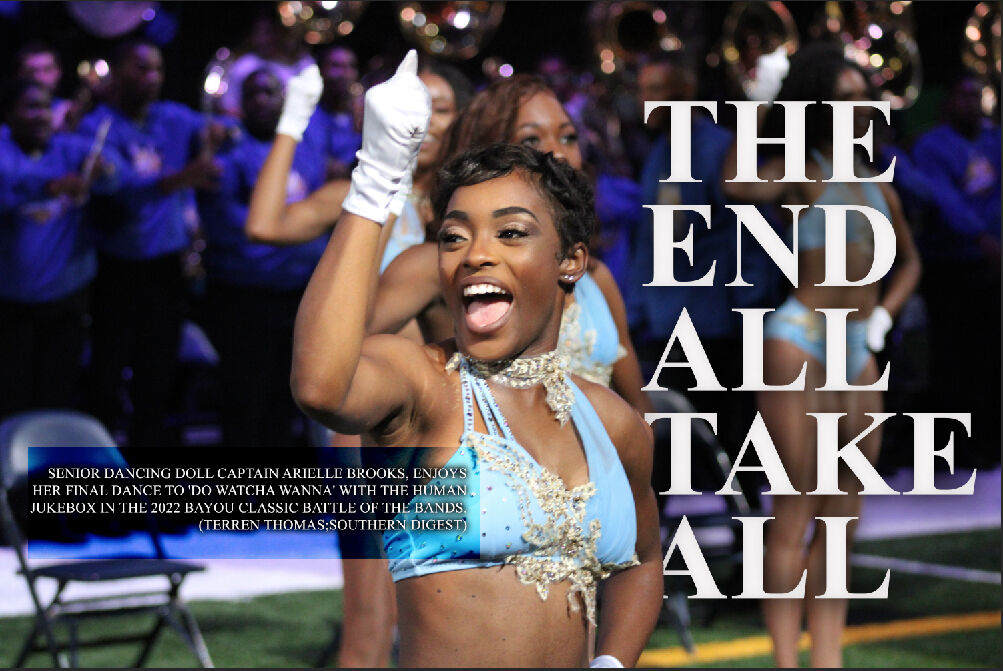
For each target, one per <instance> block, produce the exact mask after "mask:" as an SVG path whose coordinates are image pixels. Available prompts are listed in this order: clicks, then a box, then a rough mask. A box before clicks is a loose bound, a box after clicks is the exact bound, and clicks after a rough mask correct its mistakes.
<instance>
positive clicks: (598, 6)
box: [587, 0, 683, 75]
mask: <svg viewBox="0 0 1003 671" xmlns="http://www.w3.org/2000/svg"><path fill="white" fill-rule="evenodd" d="M587 21H588V24H589V28H590V32H591V35H592V42H593V44H594V45H595V52H596V55H597V56H598V57H599V61H600V63H599V70H600V71H601V72H603V73H604V74H607V75H612V74H614V73H616V72H618V71H622V70H623V68H624V66H625V65H628V64H634V63H636V62H637V60H638V59H639V58H640V57H641V56H643V55H648V54H653V53H658V52H671V51H680V50H682V48H683V41H682V39H680V37H679V35H678V34H677V33H676V31H675V30H674V29H673V27H672V26H671V25H670V21H669V16H668V14H667V13H666V11H665V10H664V9H663V8H661V7H659V6H658V5H656V4H655V3H652V2H637V1H628V2H621V1H619V0H615V1H610V0H599V2H594V3H593V4H592V6H591V7H590V8H589V12H588V17H587Z"/></svg>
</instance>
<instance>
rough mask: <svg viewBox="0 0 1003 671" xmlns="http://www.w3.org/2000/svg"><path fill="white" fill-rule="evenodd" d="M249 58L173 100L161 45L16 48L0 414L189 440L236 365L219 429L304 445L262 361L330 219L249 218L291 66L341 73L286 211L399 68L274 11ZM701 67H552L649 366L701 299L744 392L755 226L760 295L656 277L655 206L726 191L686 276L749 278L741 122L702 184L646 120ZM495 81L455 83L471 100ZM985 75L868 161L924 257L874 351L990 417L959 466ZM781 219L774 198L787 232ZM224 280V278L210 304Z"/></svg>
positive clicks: (725, 412)
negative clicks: (306, 36) (740, 220)
mask: <svg viewBox="0 0 1003 671" xmlns="http://www.w3.org/2000/svg"><path fill="white" fill-rule="evenodd" d="M234 55H235V57H234V58H233V59H231V60H230V61H229V62H228V63H227V67H226V69H225V74H224V75H223V77H224V81H225V83H226V86H225V87H219V86H216V87H214V88H213V90H211V91H210V90H209V87H207V86H205V82H202V81H191V82H189V83H188V84H189V85H190V86H191V87H192V88H193V89H200V90H202V91H203V92H204V97H205V104H204V105H203V106H202V109H198V110H196V109H192V108H190V107H188V106H185V105H183V104H180V103H177V102H173V101H169V100H163V99H162V98H161V88H162V84H163V79H164V72H165V68H167V67H170V66H169V64H165V62H164V59H163V57H162V55H161V52H160V50H159V49H158V47H157V46H156V45H154V44H152V43H149V42H144V41H129V42H122V43H118V44H114V45H112V44H109V49H108V53H107V57H106V58H107V66H108V69H109V70H110V74H109V75H108V76H107V77H103V78H101V79H100V80H93V81H92V83H91V85H90V86H81V87H80V88H79V89H78V90H76V91H73V92H72V94H71V95H69V96H68V97H62V96H63V95H65V94H66V93H67V92H66V90H65V87H64V85H65V83H66V80H68V79H69V78H68V77H66V76H64V72H63V70H64V67H65V66H67V65H68V64H67V63H66V62H65V60H64V58H63V57H62V55H61V54H60V52H59V49H58V45H52V44H44V43H34V42H33V43H30V44H25V45H23V46H22V48H21V49H20V51H19V52H18V54H17V57H16V59H15V60H14V62H13V63H10V64H9V67H8V68H7V72H5V73H4V77H5V85H4V94H3V96H2V97H0V101H2V105H3V117H2V121H3V126H2V128H0V371H3V373H2V377H0V419H2V418H3V417H4V416H7V415H10V414H12V413H15V412H19V411H23V410H28V409H32V408H42V407H79V408H83V409H87V410H88V411H90V412H92V413H93V414H95V415H96V416H97V417H99V418H100V419H101V420H102V421H103V422H105V423H106V424H107V425H108V426H111V427H113V428H114V429H116V430H117V431H119V432H121V435H124V436H125V437H126V440H127V442H128V443H129V444H130V445H135V446H151V447H153V446H162V447H166V446H171V445H179V444H183V443H184V442H191V441H193V440H195V439H194V438H193V437H192V435H191V431H190V429H191V427H192V426H195V425H212V424H214V423H215V422H218V421H219V420H218V415H217V413H218V410H219V408H220V406H221V403H220V396H221V394H223V393H224V392H223V391H222V390H221V387H220V386H219V384H217V383H216V382H215V380H217V378H218V374H219V373H220V372H221V373H222V374H223V375H229V376H231V378H234V379H242V378H243V379H254V380H269V381H270V382H269V383H267V384H249V385H245V386H244V387H237V388H233V387H230V388H228V389H227V391H226V392H225V393H228V394H242V396H241V398H240V401H239V403H238V405H239V406H240V407H242V408H243V411H241V412H239V413H238V416H237V417H234V418H231V419H232V422H231V423H232V424H233V425H236V426H243V427H244V430H243V431H241V432H237V433H230V434H229V435H226V440H228V441H230V442H232V443H233V444H234V445H235V446H244V445H251V444H258V445H267V446H276V445H299V444H305V443H306V441H307V440H308V433H309V432H308V427H307V423H306V422H305V420H304V419H303V418H302V417H301V416H300V415H299V413H298V412H297V410H296V408H295V405H294V404H293V402H292V399H291V397H290V395H289V391H288V373H289V368H288V360H289V357H288V356H285V357H284V359H283V357H276V358H273V359H272V364H270V368H269V369H262V368H261V367H260V366H259V365H258V364H256V363H254V362H255V361H257V359H256V358H255V357H254V352H255V351H260V350H262V349H264V350H270V351H276V352H286V353H288V351H289V350H290V347H291V345H290V343H291V333H292V318H293V316H294V315H295V309H296V305H297V304H298V300H299V295H300V294H301V292H302V290H303V288H304V287H305V285H306V283H307V281H308V279H309V277H310V274H311V271H312V268H313V264H315V263H316V262H317V260H318V259H319V258H320V255H321V253H322V251H323V249H324V246H325V245H326V243H327V235H321V236H319V237H318V238H316V239H315V240H313V241H310V242H306V243H302V244H295V245H287V246H283V247H281V248H279V247H274V246H271V245H268V244H264V243H261V242H256V241H252V240H251V239H249V237H248V236H247V235H246V234H245V230H244V223H245V220H246V217H247V211H248V206H249V203H250V199H251V195H252V191H253V188H254V185H255V183H256V180H257V171H258V170H260V168H261V165H262V162H263V161H264V158H265V156H266V155H267V153H268V151H269V147H270V143H271V141H272V139H273V137H274V133H275V127H276V124H277V123H278V120H279V116H280V113H281V110H282V103H283V91H284V86H285V84H286V82H288V81H289V79H290V78H291V77H293V76H294V75H295V74H296V73H298V72H299V71H301V70H302V69H303V68H305V67H307V66H309V65H312V64H314V63H316V64H317V65H318V66H319V68H320V73H321V75H322V77H323V80H324V91H323V96H322V98H321V100H320V103H319V106H318V108H317V110H316V112H315V113H314V115H313V117H312V118H311V120H310V125H309V126H308V128H307V131H306V133H305V134H304V139H303V142H302V143H301V145H300V148H299V149H298V150H297V152H296V157H295V159H294V162H293V165H292V169H291V171H290V175H289V179H288V183H287V190H286V191H287V193H286V198H287V202H295V201H298V200H302V199H304V198H306V197H307V196H308V195H309V194H311V193H312V192H315V191H316V190H318V189H320V188H321V187H322V186H323V185H324V184H325V183H327V182H328V181H330V180H332V179H338V178H344V177H346V176H347V175H348V174H349V173H350V171H351V168H352V164H353V161H354V157H355V152H356V150H357V149H358V147H359V142H360V135H359V129H360V127H361V114H362V105H361V101H362V96H363V94H364V92H365V90H366V87H367V86H371V85H373V84H375V83H378V82H379V81H381V80H382V79H383V78H385V77H386V75H387V73H385V72H382V71H381V70H380V69H379V68H376V69H373V70H369V69H367V68H364V67H360V64H359V62H358V61H357V59H356V56H355V54H354V53H353V52H352V51H351V50H350V49H348V48H346V47H344V46H341V45H339V44H338V43H337V42H335V43H334V44H332V45H326V46H321V47H316V48H309V47H308V45H306V44H304V43H303V41H302V40H300V39H298V38H297V39H289V35H288V34H287V33H286V32H284V30H283V28H282V27H281V25H280V24H279V23H278V22H277V21H276V20H273V19H270V18H263V19H262V20H260V21H258V22H256V23H255V24H254V27H253V29H252V32H251V34H249V35H248V36H247V40H246V43H245V46H244V48H243V49H241V50H238V51H236V53H235V54H234ZM698 57H702V54H699V55H694V54H689V55H686V56H682V55H678V54H663V55H660V56H654V57H650V58H640V59H638V61H637V63H636V64H635V65H634V66H633V67H631V68H630V70H629V72H628V73H627V74H626V76H618V77H616V78H615V79H614V78H609V77H604V76H602V75H599V74H593V73H590V72H582V71H579V70H577V69H575V68H573V67H572V66H571V65H569V62H568V60H566V59H565V58H563V57H562V55H560V54H551V55H548V56H546V57H544V58H543V59H541V60H540V61H539V64H538V67H537V71H536V74H537V75H538V76H539V77H541V78H542V79H543V80H544V81H545V82H546V84H547V85H548V86H549V87H550V89H552V90H553V92H554V93H555V94H556V95H557V97H558V98H559V100H560V101H561V103H562V104H563V105H564V108H565V110H566V112H567V114H568V115H569V116H570V117H571V119H572V120H573V122H574V124H575V127H576V131H577V138H576V140H577V141H578V142H579V143H580V145H581V148H582V153H583V157H584V159H585V162H586V168H585V169H586V171H587V172H588V173H589V174H590V177H592V178H593V180H594V184H595V191H596V208H597V212H598V215H599V219H600V221H601V225H602V228H601V234H600V235H599V237H598V238H597V239H596V240H595V241H594V249H593V252H594V254H596V255H597V256H598V257H599V258H601V259H602V260H603V261H604V262H605V263H606V265H607V266H608V267H609V268H610V270H611V272H612V275H613V277H614V279H615V280H616V283H617V285H618V286H619V288H620V291H621V293H622V294H623V296H624V299H625V303H626V308H627V317H628V321H629V324H630V330H631V336H632V339H633V343H634V346H635V349H636V351H637V353H638V356H639V359H640V360H641V362H642V366H643V367H645V368H646V370H645V374H646V376H650V374H651V371H652V370H653V369H654V367H655V365H656V364H657V363H658V361H659V360H660V358H661V357H662V354H663V350H664V348H665V344H666V341H667V340H668V338H669V335H670V334H671V332H672V330H673V328H674V326H675V324H676V322H677V319H678V317H679V315H680V313H681V311H682V309H683V308H686V310H687V311H688V313H689V316H690V318H691V319H692V321H693V325H694V327H695V328H696V330H697V332H698V333H699V335H700V337H701V340H702V342H703V344H704V346H705V349H706V351H707V353H708V356H709V358H710V360H711V362H712V364H713V366H714V370H715V371H716V372H717V374H718V376H719V379H720V381H721V383H722V384H723V385H724V386H726V387H729V388H732V387H735V386H738V384H739V383H740V380H741V370H742V368H741V352H742V347H741V324H740V321H739V320H738V315H736V314H735V313H733V312H732V309H733V308H744V307H759V308H775V307H777V306H778V305H780V304H781V303H782V302H783V300H784V298H785V295H786V294H787V293H788V291H789V289H790V287H789V285H788V284H787V282H786V280H785V279H784V277H783V275H782V274H781V273H780V271H779V270H778V268H777V267H776V265H775V264H774V263H773V262H772V261H771V260H770V259H769V257H768V256H767V255H766V253H765V252H764V251H763V250H762V248H761V247H760V246H759V245H758V244H756V242H755V241H754V240H752V239H751V238H748V239H745V240H744V242H743V245H742V250H743V254H742V257H741V263H742V269H741V270H742V275H743V277H744V278H745V280H746V281H747V282H749V283H751V284H752V286H750V287H727V286H724V283H725V282H726V281H727V280H719V281H718V282H716V283H715V285H714V286H713V287H696V288H693V287H684V288H667V287H644V286H643V285H644V284H646V283H649V282H651V280H652V276H653V272H654V267H653V266H654V264H656V263H657V259H653V256H652V244H653V231H652V223H651V214H650V212H649V211H648V210H646V209H644V207H643V205H645V204H649V205H650V204H679V205H686V204H692V205H710V206H711V212H712V221H711V226H710V227H709V228H707V227H706V226H704V225H702V222H701V227H700V228H694V231H695V232H694V246H693V254H692V262H691V260H690V259H687V258H686V257H685V256H684V255H683V253H682V251H681V250H677V253H678V254H679V255H680V256H679V258H678V259H676V262H675V264H674V265H675V267H676V269H677V276H678V277H679V278H680V279H695V278H699V277H701V276H703V275H704V274H705V273H706V272H707V270H708V269H709V268H710V267H711V264H716V268H717V276H718V277H719V278H731V277H734V275H735V270H736V269H735V259H736V244H737V243H736V235H735V234H736V222H735V220H734V217H733V215H732V214H731V213H730V212H729V211H728V210H727V209H726V208H725V204H728V203H733V202H734V200H731V199H729V198H728V197H727V196H726V195H725V193H724V191H723V190H722V188H721V186H722V179H721V177H722V169H723V165H724V162H725V158H726V155H727V153H728V151H729V149H730V147H731V145H732V142H733V139H734V130H733V129H732V128H729V123H728V120H727V114H722V115H721V116H720V117H719V119H718V121H714V120H712V119H711V118H710V117H709V116H706V115H700V114H697V115H695V116H694V119H693V122H692V123H693V128H692V138H693V139H692V146H693V147H694V152H693V175H694V177H695V178H696V179H698V180H700V181H698V182H693V183H682V184H667V183H662V182H660V181H659V180H660V179H664V178H665V177H666V176H667V174H668V168H669V165H670V156H671V151H672V147H671V144H670V142H669V118H668V115H667V114H665V113H664V110H662V111H656V112H655V113H653V114H652V115H651V116H650V117H649V118H648V119H647V120H646V121H645V119H643V113H642V110H643V107H644V101H646V100H696V99H708V98H707V97H706V96H707V95H708V93H707V91H706V90H705V87H703V86H702V82H701V80H700V77H699V74H700V69H699V67H698V65H699V64H700V63H702V60H701V59H700V58H698ZM389 60H392V59H388V61H389ZM959 72H960V67H959ZM447 76H448V77H454V78H456V77H461V75H459V73H458V72H455V71H449V74H448V75H443V77H447ZM495 76H497V77H501V76H502V75H501V74H497V75H495ZM488 83H490V82H488V81H475V82H469V83H466V84H457V83H455V82H448V84H449V85H450V89H451V90H452V91H453V92H454V94H455V92H457V91H459V90H460V89H461V88H463V86H467V87H469V86H471V85H472V86H473V87H474V88H475V89H480V88H483V87H484V86H485V85H487V84H488ZM982 88H983V83H982V82H981V81H980V80H977V79H975V78H974V77H971V76H967V75H959V76H958V78H957V79H956V81H955V82H954V83H953V85H952V86H951V87H950V89H949V91H948V92H947V95H946V96H945V98H944V101H943V106H942V114H941V118H940V120H939V121H937V122H936V123H933V124H932V125H930V126H929V127H927V128H925V129H922V131H921V132H918V133H915V134H913V135H911V136H904V135H903V134H901V133H900V132H898V131H899V128H897V127H896V125H895V124H892V125H891V126H888V125H885V124H881V123H877V129H876V144H877V150H876V151H875V153H874V155H873V156H872V157H871V158H872V161H873V163H874V166H873V167H874V169H875V170H877V171H881V170H884V169H885V168H886V167H887V166H888V165H889V164H890V163H891V161H892V160H894V161H895V180H894V187H895V189H896V191H897V192H898V195H899V197H900V198H901V201H902V205H903V209H904V211H905V215H906V219H907V220H908V223H909V225H910V228H911V230H912V232H913V235H914V237H915V238H916V240H917V244H918V246H919V249H920V252H921V254H922V259H923V265H924V275H923V284H922V291H921V292H920V293H919V294H917V295H915V296H914V297H913V298H912V299H910V301H909V302H908V304H907V306H906V307H905V308H904V309H903V311H902V313H901V315H900V316H899V318H898V320H897V323H896V326H895V328H894V330H893V331H892V334H891V336H890V337H889V339H888V346H887V348H886V350H885V351H884V352H883V353H882V354H881V356H882V357H883V358H884V359H885V360H891V361H892V371H893V372H892V375H891V391H892V392H893V393H891V394H889V395H888V406H889V410H892V411H894V410H910V411H922V410H929V411H933V410H936V411H941V412H949V411H957V412H971V413H972V414H973V416H974V420H973V434H974V436H975V440H976V442H977V443H978V445H980V448H979V452H978V454H971V453H970V454H969V455H968V456H967V457H963V456H962V455H959V459H960V460H961V461H964V460H965V459H966V458H967V459H972V460H974V461H977V462H981V461H986V462H993V461H998V460H999V446H1000V442H999V441H1000V436H999V425H998V421H997V418H998V410H999V381H1000V352H999V344H1000V337H999V336H1000V187H1001V177H1000V175H1001V167H1000V153H1001V148H1000V126H999V123H998V117H997V116H996V114H997V112H995V111H994V112H993V115H992V116H989V115H986V114H985V113H984V111H983V108H982V104H981V103H982V99H981V96H982ZM456 97H457V98H458V97H459V96H456ZM454 102H458V101H454ZM457 106H459V105H457ZM722 109H723V108H722ZM778 209H779V208H774V207H764V208H763V211H764V213H765V214H766V216H767V218H768V219H769V220H770V221H771V222H772V223H773V224H774V225H775V227H776V228H777V230H778V232H779V233H781V234H783V233H784V232H783V230H782V229H783V227H784V226H783V223H782V222H783V219H782V217H780V216H779V213H778V212H777V211H775V210H778ZM697 221H698V220H697V219H695V218H694V219H692V220H691V219H689V218H685V221H684V220H683V219H680V221H679V222H678V225H682V224H685V226H687V227H688V226H691V225H693V224H694V223H695V222H697ZM681 230H683V231H685V230H686V229H685V228H683V229H681ZM747 235H748V234H747V233H746V236H747ZM212 286H216V287H217V288H220V287H222V290H217V291H215V292H208V293H210V294H212V296H213V297H212V298H211V299H207V287H212ZM230 289H233V290H232V291H231V292H230V293H226V292H227V291H228V290H230ZM262 315H264V316H265V318H262ZM671 356H681V352H673V353H670V357H671ZM283 360H284V361H286V363H285V367H283V364H282V361H283ZM227 371H229V372H227ZM684 378H685V376H680V377H679V378H678V379H677V378H675V377H673V376H669V375H666V376H665V378H664V379H663V383H667V384H671V385H672V386H674V387H676V388H678V389H680V390H681V391H685V390H686V388H687V386H688V385H689V383H688V381H687V380H686V379H684ZM646 379H647V377H646ZM691 399H692V402H693V403H694V405H695V406H696V407H697V409H699V410H713V411H716V412H718V413H719V414H720V415H721V416H725V417H727V418H728V419H727V420H725V421H723V422H722V425H721V426H720V427H719V431H718V435H719V437H720V439H721V442H722V444H724V446H725V447H726V449H728V451H729V452H733V451H734V450H735V449H737V447H738V446H740V445H741V440H742V438H743V437H744V434H745V432H746V430H747V429H748V426H749V421H750V420H751V417H752V414H753V413H754V411H755V405H754V401H753V399H751V398H750V397H747V395H743V394H742V393H739V392H727V393H720V394H713V393H703V394H692V395H691ZM231 405H232V404H231ZM892 438H893V436H892ZM203 440H205V439H203ZM213 440H220V438H219V437H218V436H217V437H216V438H209V439H208V442H213ZM903 449H906V448H903ZM906 459H908V457H907V458H906Z"/></svg>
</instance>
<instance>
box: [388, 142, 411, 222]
mask: <svg viewBox="0 0 1003 671" xmlns="http://www.w3.org/2000/svg"><path fill="white" fill-rule="evenodd" d="M417 164H418V157H417V156H415V157H414V159H412V161H411V165H409V166H408V169H407V174H406V175H404V179H403V180H402V181H401V186H400V190H399V191H398V192H397V195H395V196H394V197H393V200H391V201H390V214H392V215H394V216H395V217H399V216H401V212H403V211H404V207H405V206H406V205H407V197H408V196H409V195H410V194H411V189H412V188H413V187H414V169H415V167H416V166H417Z"/></svg>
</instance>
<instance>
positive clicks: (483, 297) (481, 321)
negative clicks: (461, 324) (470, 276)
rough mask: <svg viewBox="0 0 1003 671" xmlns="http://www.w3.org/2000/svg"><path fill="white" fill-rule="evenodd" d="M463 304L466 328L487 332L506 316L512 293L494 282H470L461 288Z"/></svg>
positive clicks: (498, 324) (510, 307) (499, 324)
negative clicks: (470, 283)
mask: <svg viewBox="0 0 1003 671" xmlns="http://www.w3.org/2000/svg"><path fill="white" fill-rule="evenodd" d="M463 306H464V318H465V319H466V322H467V328H469V329H470V330H471V331H473V332H474V333H487V332H490V331H492V330H494V329H496V328H498V327H499V326H501V324H502V323H503V322H504V321H505V318H506V317H508V314H509V312H510V311H511V309H512V294H510V293H509V292H507V291H505V290H504V289H502V288H501V287H499V286H497V285H494V284H488V283H481V284H472V285H470V286H468V287H464V288H463Z"/></svg>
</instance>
